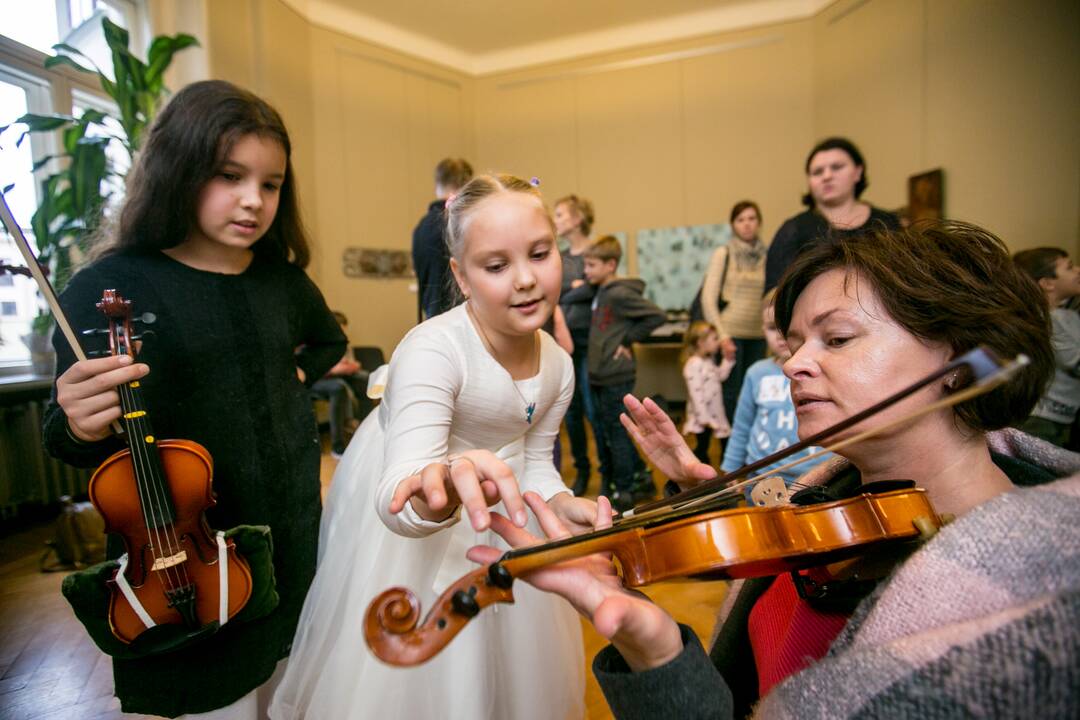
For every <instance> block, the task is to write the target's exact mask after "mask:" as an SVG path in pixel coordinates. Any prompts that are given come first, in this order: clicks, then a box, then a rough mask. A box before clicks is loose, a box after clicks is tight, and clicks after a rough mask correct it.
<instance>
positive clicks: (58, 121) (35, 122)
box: [12, 113, 76, 132]
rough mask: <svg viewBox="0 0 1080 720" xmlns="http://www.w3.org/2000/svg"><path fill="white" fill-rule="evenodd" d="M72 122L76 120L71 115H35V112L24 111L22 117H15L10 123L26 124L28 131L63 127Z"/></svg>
mask: <svg viewBox="0 0 1080 720" xmlns="http://www.w3.org/2000/svg"><path fill="white" fill-rule="evenodd" d="M73 122H76V120H75V118H74V117H72V116H71V115H61V114H59V113H51V114H49V115H37V114H35V113H26V114H25V115H23V116H22V117H19V118H16V120H15V122H14V123H12V125H14V124H16V123H22V124H23V125H26V127H27V129H28V130H29V131H30V132H44V131H47V130H55V129H56V128H60V127H64V126H65V125H67V124H68V123H73Z"/></svg>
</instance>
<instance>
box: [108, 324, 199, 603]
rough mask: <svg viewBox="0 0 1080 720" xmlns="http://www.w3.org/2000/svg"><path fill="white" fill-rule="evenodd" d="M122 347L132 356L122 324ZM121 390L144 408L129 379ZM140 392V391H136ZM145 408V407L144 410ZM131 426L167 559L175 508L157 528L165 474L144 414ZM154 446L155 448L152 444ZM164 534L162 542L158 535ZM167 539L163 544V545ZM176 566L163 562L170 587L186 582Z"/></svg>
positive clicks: (173, 549)
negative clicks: (165, 524) (164, 524)
mask: <svg viewBox="0 0 1080 720" xmlns="http://www.w3.org/2000/svg"><path fill="white" fill-rule="evenodd" d="M124 350H125V352H126V354H128V355H130V356H131V358H132V360H134V359H135V357H134V354H133V353H132V344H131V334H130V331H129V328H128V326H127V325H126V324H125V326H124ZM123 388H124V392H125V393H126V395H127V398H128V407H129V408H131V409H141V410H144V409H143V408H142V407H141V405H140V404H139V403H137V402H136V395H137V393H136V392H135V389H134V388H133V387H132V386H131V383H125V384H124V386H123ZM138 395H141V393H138ZM144 412H145V410H144ZM132 425H133V428H132V429H133V430H137V433H136V434H135V436H134V437H130V436H129V438H128V440H129V447H130V449H131V451H132V457H135V456H136V455H138V457H139V458H140V464H141V466H142V468H143V471H144V475H143V477H144V478H147V481H148V483H149V487H148V494H149V493H153V497H152V498H151V497H148V498H147V499H148V501H149V503H150V507H151V508H152V509H153V511H154V521H153V523H152V526H153V529H154V542H155V544H156V545H157V546H158V548H157V549H158V550H159V551H160V552H161V555H160V557H161V558H162V560H163V561H167V560H168V558H171V557H173V556H174V555H176V553H177V552H178V551H179V548H180V540H179V538H178V537H177V536H176V527H175V524H174V521H175V509H174V513H173V515H174V516H173V518H172V519H171V520H170V522H169V523H168V528H166V529H164V530H162V529H161V521H162V520H163V519H164V508H165V507H166V506H167V502H165V501H164V500H165V498H164V494H165V493H166V492H168V490H167V488H166V487H165V486H164V485H163V483H164V482H165V478H164V477H163V476H162V473H161V471H162V470H163V468H162V466H161V462H160V454H159V455H158V459H159V462H157V463H155V462H154V458H153V457H152V454H151V453H152V450H151V449H150V448H148V447H147V443H146V442H145V439H146V437H147V436H149V435H150V434H152V428H151V427H150V423H149V419H148V418H147V416H146V415H145V414H144V415H140V416H138V417H136V418H133V421H132ZM154 450H157V448H156V446H155V448H154ZM163 537H164V542H163V540H162V538H163ZM166 543H167V545H166ZM174 567H177V566H170V565H169V564H168V563H167V562H166V563H165V567H164V568H163V570H164V571H165V579H166V581H167V583H168V584H169V586H170V587H171V589H174V590H175V589H178V588H179V587H182V586H184V585H188V584H189V583H190V578H189V576H188V573H187V566H186V563H179V568H178V569H177V570H174V569H172V568H174Z"/></svg>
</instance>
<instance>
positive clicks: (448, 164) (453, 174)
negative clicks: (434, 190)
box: [435, 158, 473, 190]
mask: <svg viewBox="0 0 1080 720" xmlns="http://www.w3.org/2000/svg"><path fill="white" fill-rule="evenodd" d="M472 176H473V170H472V165H470V164H469V161H468V160H466V159H465V158H443V159H442V160H440V161H439V164H438V165H436V166H435V184H436V185H439V186H441V187H442V188H444V189H446V190H460V189H461V188H463V187H465V183H467V182H469V181H470V180H472Z"/></svg>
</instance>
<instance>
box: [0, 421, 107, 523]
mask: <svg viewBox="0 0 1080 720" xmlns="http://www.w3.org/2000/svg"><path fill="white" fill-rule="evenodd" d="M44 408H45V401H43V400H31V401H28V402H24V403H19V404H16V405H9V406H7V407H0V517H3V518H7V517H12V516H13V515H15V514H16V513H17V512H18V508H19V506H20V505H27V504H35V505H43V504H51V503H55V502H57V501H59V500H60V498H61V497H62V496H64V495H72V496H76V495H83V494H85V493H86V487H87V483H88V482H89V481H90V475H91V471H90V470H84V469H78V468H73V467H71V466H69V465H66V464H64V463H62V462H60V461H59V460H55V459H53V458H51V457H49V456H48V455H47V454H46V453H45V449H44V448H43V447H42V445H41V415H42V412H43V410H44Z"/></svg>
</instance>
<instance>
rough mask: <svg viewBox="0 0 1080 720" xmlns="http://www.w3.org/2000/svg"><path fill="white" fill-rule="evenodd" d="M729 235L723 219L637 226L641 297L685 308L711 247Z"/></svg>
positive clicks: (669, 307)
mask: <svg viewBox="0 0 1080 720" xmlns="http://www.w3.org/2000/svg"><path fill="white" fill-rule="evenodd" d="M730 239H731V226H730V225H728V224H727V223H724V224H717V225H683V226H680V227H668V228H652V229H648V230H638V232H637V252H638V275H639V276H640V277H641V279H642V280H644V281H645V297H647V298H648V299H649V300H651V301H653V302H654V303H656V304H657V305H659V306H660V307H661V308H663V309H664V310H686V309H687V308H689V307H690V303H691V302H692V301H693V299H694V295H696V294H697V291H698V288H699V287H701V281H702V279H704V277H705V270H706V269H707V268H708V266H709V258H710V257H712V253H713V250H715V249H716V248H717V247H718V246H720V245H726V244H727V242H728V241H729V240H730Z"/></svg>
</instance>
